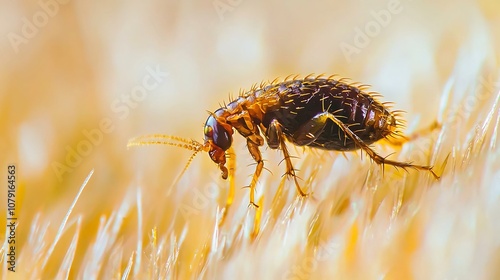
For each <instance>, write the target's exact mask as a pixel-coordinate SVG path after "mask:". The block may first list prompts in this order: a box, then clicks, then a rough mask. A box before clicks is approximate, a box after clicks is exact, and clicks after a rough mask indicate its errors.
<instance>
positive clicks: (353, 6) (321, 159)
mask: <svg viewBox="0 0 500 280" xmlns="http://www.w3.org/2000/svg"><path fill="white" fill-rule="evenodd" d="M0 14H1V15H2V16H1V17H0V21H1V23H2V24H0V26H1V27H0V28H1V29H2V34H3V37H2V39H1V40H0V50H1V55H0V59H1V63H0V65H1V67H0V98H1V102H0V106H1V109H0V112H1V114H2V118H1V119H0V122H1V123H0V126H1V130H2V135H3V136H2V138H1V140H0V150H1V154H2V156H1V157H0V162H1V163H2V164H1V165H0V166H1V168H3V169H4V170H5V171H2V172H3V174H4V177H3V178H5V177H6V175H7V166H8V165H11V164H14V165H15V166H16V168H17V193H16V216H17V218H18V226H17V228H16V250H17V251H16V254H17V255H16V257H17V259H16V260H17V262H16V272H9V271H8V270H7V268H8V263H7V260H8V257H6V255H3V259H2V269H1V273H2V278H3V279H28V278H32V279H53V278H54V277H58V278H61V279H65V278H69V279H90V278H101V279H110V278H113V279H148V278H149V279H153V278H164V277H170V278H180V279H185V278H187V277H190V278H196V277H201V278H206V279H233V278H234V277H236V276H237V277H238V278H240V279H255V278H262V279H277V278H279V277H281V278H284V279H309V278H311V279H319V278H331V277H335V276H336V277H339V278H351V279H352V278H364V279H367V278H387V279H402V278H407V279H411V278H417V279H419V278H420V279H421V278H426V279H427V278H429V277H430V278H431V279H463V278H476V279H481V278H482V279H488V278H489V279H493V278H495V276H496V277H500V270H499V269H498V267H495V266H494V265H493V264H494V263H498V262H499V261H500V254H499V252H500V251H499V249H500V238H499V236H500V228H499V227H498V223H497V222H498V213H500V212H499V211H500V209H499V207H498V206H496V205H500V203H499V202H500V201H499V192H500V191H499V186H498V185H499V183H498V182H499V181H498V179H500V177H499V176H500V173H499V169H500V160H499V157H498V155H499V150H498V140H496V139H497V138H496V137H497V136H496V135H497V131H498V117H499V114H498V107H496V104H497V103H495V102H498V88H499V82H498V81H499V78H498V77H499V76H498V73H499V72H498V70H499V61H498V54H499V51H498V49H499V47H500V28H499V26H500V4H499V3H498V2H497V1H493V0H491V1H486V0H484V1H460V2H459V3H457V2H456V1H439V2H422V1H410V0H400V1H398V0H387V1H382V0H380V1H378V0H377V1H366V0H362V1H351V2H341V1H330V2H328V1H307V2H306V1H266V2H259V3H255V2H254V1H244V0H214V1H146V2H137V1H70V0H65V1H62V0H61V1H57V0H40V1H8V2H6V3H3V8H2V10H1V11H0ZM310 73H316V74H321V73H326V74H327V75H330V74H339V75H340V76H343V77H348V78H351V79H352V80H353V81H359V82H361V83H364V84H370V85H372V88H371V90H374V91H377V92H380V93H381V94H383V95H384V98H383V100H385V101H394V102H395V103H396V105H395V109H401V110H405V111H406V112H407V113H406V118H407V120H408V133H411V132H412V131H416V130H418V129H421V128H424V127H426V126H428V125H429V124H431V123H432V122H433V121H435V120H438V121H440V122H441V123H443V129H442V130H440V131H438V132H436V133H434V134H433V135H432V136H431V137H429V138H428V139H427V140H428V142H425V141H426V139H424V141H423V142H421V144H418V143H417V144H412V143H410V144H408V145H405V146H404V147H403V148H402V149H401V151H400V153H398V154H397V155H395V156H394V157H395V158H397V159H399V160H403V161H414V162H415V163H419V164H435V165H436V168H437V170H438V171H440V172H441V171H442V172H444V173H443V178H442V180H441V181H439V182H434V181H432V179H430V178H428V177H427V174H422V173H420V172H416V171H410V172H409V173H405V172H397V171H395V170H393V168H386V171H385V175H384V176H382V172H381V170H380V168H378V167H377V166H376V165H375V164H373V163H370V161H369V160H367V159H366V155H363V159H361V158H360V156H359V155H360V153H359V152H358V153H354V154H348V155H347V160H346V159H344V158H343V157H342V156H339V155H338V154H336V153H324V152H317V153H315V152H312V151H310V150H306V151H305V152H302V151H301V149H291V151H292V153H293V154H294V155H298V156H299V157H300V159H296V160H295V161H296V162H297V167H298V168H299V169H301V171H300V172H303V173H299V176H301V174H303V176H301V177H302V178H303V179H304V181H303V182H304V184H309V185H310V186H311V188H312V189H313V190H314V195H313V198H311V199H307V200H306V201H299V202H298V201H296V200H295V198H294V196H295V189H294V187H293V184H291V182H287V183H285V185H284V188H285V189H286V193H285V194H284V195H283V200H279V201H274V202H272V199H273V197H274V194H275V193H276V192H277V190H278V186H279V182H280V180H281V176H280V175H281V174H282V172H283V171H284V167H283V166H284V165H279V166H278V163H279V161H280V159H281V154H280V153H279V152H276V151H274V150H270V149H266V148H263V149H262V150H263V154H264V158H265V159H266V160H269V161H268V162H266V167H267V168H269V169H270V171H271V172H272V174H271V173H270V172H265V174H264V175H263V178H262V179H261V181H260V184H259V190H258V191H259V195H262V197H263V200H262V201H261V202H262V203H261V207H260V208H259V211H261V212H259V211H257V210H255V209H253V208H248V207H247V205H248V190H247V189H244V188H241V187H243V186H245V185H246V184H248V181H249V179H250V178H249V176H247V175H248V174H251V173H252V172H253V168H254V167H253V166H248V165H249V164H251V163H252V160H251V157H250V156H249V154H248V152H247V151H246V148H245V145H244V139H243V138H242V137H239V136H236V137H235V147H236V155H237V156H238V165H237V171H236V186H237V188H236V200H235V204H234V206H233V207H232V208H231V210H230V211H231V212H230V213H229V216H228V219H227V221H226V223H225V224H224V225H223V226H222V227H221V228H217V226H216V219H217V217H216V213H217V207H222V206H223V201H224V197H225V195H226V193H225V192H226V189H227V182H226V181H223V180H222V179H221V178H220V174H219V172H218V170H217V168H216V166H215V165H214V164H213V163H212V162H211V160H210V159H209V158H208V157H207V156H206V155H200V156H198V157H196V158H195V159H194V161H193V163H192V165H191V166H190V168H189V169H188V172H187V173H186V175H185V176H183V177H182V178H181V180H180V181H179V183H178V184H177V185H175V186H173V187H171V184H172V182H173V181H174V179H175V177H176V176H177V175H178V174H179V173H180V172H181V171H182V169H183V167H184V165H185V163H186V161H187V160H188V158H189V156H190V152H189V151H185V150H182V149H176V148H172V147H163V146H154V147H140V148H134V149H127V142H128V140H129V139H130V138H132V137H135V136H138V135H142V134H150V133H164V134H172V135H178V136H181V137H186V138H192V139H195V140H199V141H200V140H202V135H203V134H202V132H203V131H202V129H203V124H204V121H205V120H206V117H207V116H208V114H207V110H209V111H214V110H216V109H217V108H219V107H220V106H221V105H220V104H222V103H223V102H227V101H229V95H230V94H232V95H233V96H236V95H237V94H238V93H239V92H240V90H244V89H249V88H250V87H251V86H252V84H254V83H260V82H261V81H263V80H264V81H267V80H273V79H274V78H276V77H281V78H284V77H286V76H288V75H289V74H300V75H302V76H304V75H307V74H310ZM429 141H430V142H429ZM429 143H430V144H429ZM419 145H420V146H419ZM422 146H423V147H424V148H421V147H422ZM375 147H376V149H377V150H378V151H380V152H381V154H383V155H386V154H387V155H388V154H390V153H391V152H392V151H394V149H393V148H390V147H389V148H387V149H386V148H385V147H378V146H375ZM419 147H420V148H419ZM310 154H312V155H310ZM309 155H310V156H309ZM447 157H448V161H447V163H446V165H444V164H443V163H444V162H445V159H446V158H447ZM92 170H93V174H92V176H91V177H90V179H89V181H88V183H87V184H86V185H85V188H84V189H83V190H82V192H81V195H80V196H79V197H78V199H77V200H76V202H75V203H74V206H72V203H73V202H74V200H75V198H76V197H77V194H78V193H79V191H80V190H81V187H82V184H83V183H84V181H85V179H86V178H87V176H88V175H89V174H90V172H91V171H92ZM314 174H316V175H314ZM313 175H314V176H313ZM309 177H312V178H313V180H310V181H308V180H307V179H308V178H309ZM429 185H433V188H431V189H429V188H428V186H429ZM2 186H3V187H2V189H1V192H0V205H1V207H0V209H2V216H1V217H2V222H4V221H7V220H6V218H7V216H6V215H7V214H6V213H7V182H6V179H4V182H2ZM416 186H418V187H416ZM288 190H289V191H288ZM276 199H277V198H276ZM460 209H462V210H463V212H462V211H460ZM465 209H466V210H467V211H465ZM70 210H71V211H70ZM68 211H70V212H71V213H70V214H69V216H67V217H66V215H67V213H69V212H68ZM256 213H257V214H258V213H260V214H262V215H264V216H263V218H262V223H261V224H260V225H258V227H259V230H258V233H257V230H254V229H252V226H253V224H254V223H253V222H254V221H256V220H258V219H257V218H255V217H254V216H253V215H256ZM467 215H469V216H467ZM65 217H66V218H65ZM495 218H496V220H495ZM444 221H447V222H444ZM460 221H463V223H461V222H460ZM493 222H494V223H493ZM8 234H9V233H8V232H7V231H6V232H5V233H3V232H2V233H0V237H2V238H1V239H0V240H6V241H7V237H8ZM255 234H257V235H255ZM324 244H327V245H324ZM328 244H329V245H328ZM331 244H334V245H331ZM460 244H461V245H460ZM325 248H326V249H325ZM7 251H8V246H7V243H4V246H3V247H2V252H3V253H4V254H6V253H7ZM325 251H326V252H327V253H325ZM320 255H321V256H320ZM473 276H477V277H473Z"/></svg>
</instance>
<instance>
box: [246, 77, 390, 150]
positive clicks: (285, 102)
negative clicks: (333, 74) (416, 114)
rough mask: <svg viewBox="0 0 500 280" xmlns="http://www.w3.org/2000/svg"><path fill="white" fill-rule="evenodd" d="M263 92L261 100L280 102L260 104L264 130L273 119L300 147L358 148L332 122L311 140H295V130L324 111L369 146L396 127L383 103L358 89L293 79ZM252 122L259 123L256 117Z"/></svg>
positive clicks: (299, 129) (334, 82)
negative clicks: (262, 112)
mask: <svg viewBox="0 0 500 280" xmlns="http://www.w3.org/2000/svg"><path fill="white" fill-rule="evenodd" d="M264 91H266V93H265V94H264V96H265V97H264V99H268V98H269V97H270V95H276V98H277V99H279V101H278V102H276V103H274V102H273V103H272V105H270V106H269V105H266V102H265V101H262V104H263V105H262V109H263V111H264V112H265V113H264V117H263V119H262V124H263V125H264V127H266V128H267V127H269V125H270V123H271V121H272V120H273V119H276V120H277V121H278V122H279V123H280V124H281V125H282V127H283V133H284V134H285V135H286V136H287V139H288V140H289V141H290V142H292V143H294V144H296V145H299V146H303V145H308V146H311V147H315V148H321V149H327V150H337V151H349V150H354V149H359V146H356V143H355V142H354V141H353V140H352V139H351V138H349V137H348V136H347V135H346V134H345V132H344V131H343V130H342V129H341V128H340V127H339V126H338V125H336V124H335V123H334V122H333V121H328V122H327V123H326V125H325V127H324V128H323V131H322V132H321V133H320V134H319V135H318V136H317V137H316V138H315V139H314V141H304V140H302V139H300V138H298V137H297V136H298V135H297V131H301V128H304V126H307V125H308V123H310V121H311V119H313V118H314V117H315V116H316V115H318V114H321V113H324V112H329V113H331V114H332V115H334V116H335V117H337V118H338V119H339V120H340V121H342V122H343V123H344V124H346V125H347V126H348V127H349V128H350V129H351V130H352V131H353V132H354V133H356V135H357V136H358V137H359V138H361V139H362V140H363V142H365V144H368V145H369V144H371V143H373V142H376V141H377V140H380V139H381V138H383V137H385V136H387V135H389V134H390V133H391V132H393V131H394V129H395V128H396V125H397V124H396V119H395V118H394V116H393V115H392V114H391V113H390V112H389V111H388V110H387V109H385V108H384V105H383V104H381V103H380V102H378V101H376V100H375V99H374V98H373V97H372V96H370V95H369V94H367V93H363V92H362V91H360V90H359V89H358V88H357V87H355V86H350V85H348V84H346V83H342V82H339V81H337V80H332V79H306V80H294V81H288V82H283V83H281V84H279V85H278V86H267V87H266V89H265V90H264ZM250 94H251V93H250ZM257 99H263V98H259V97H258V98H257ZM254 121H255V122H258V121H259V119H258V117H257V118H254ZM304 129H307V128H304ZM311 140H312V139H311Z"/></svg>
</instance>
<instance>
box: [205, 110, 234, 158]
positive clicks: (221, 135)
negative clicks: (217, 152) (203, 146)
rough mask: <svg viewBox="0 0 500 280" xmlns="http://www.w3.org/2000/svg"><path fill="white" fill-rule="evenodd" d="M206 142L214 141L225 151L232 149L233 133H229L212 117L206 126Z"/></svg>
mask: <svg viewBox="0 0 500 280" xmlns="http://www.w3.org/2000/svg"><path fill="white" fill-rule="evenodd" d="M204 133H205V140H212V141H213V143H214V144H215V145H216V146H218V147H219V148H221V149H223V150H224V151H225V150H227V149H229V147H231V143H232V140H233V139H232V137H231V133H230V132H229V131H227V130H226V129H225V128H224V127H223V126H222V125H220V124H219V122H217V120H216V119H215V118H214V117H212V116H210V117H209V118H208V120H207V123H206V124H205V129H204Z"/></svg>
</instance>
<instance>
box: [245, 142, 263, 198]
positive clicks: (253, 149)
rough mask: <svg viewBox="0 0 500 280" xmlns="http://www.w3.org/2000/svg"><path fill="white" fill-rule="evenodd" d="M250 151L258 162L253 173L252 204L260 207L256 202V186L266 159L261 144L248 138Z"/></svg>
mask: <svg viewBox="0 0 500 280" xmlns="http://www.w3.org/2000/svg"><path fill="white" fill-rule="evenodd" d="M247 147H248V151H249V152H250V154H251V155H252V157H253V159H254V160H255V162H256V163H257V167H256V168H255V173H254V174H253V177H252V181H251V182H250V186H249V188H250V205H253V206H255V207H259V206H258V205H257V204H255V186H256V185H257V180H259V177H260V174H261V173H262V169H263V168H264V161H263V160H262V155H261V154H260V150H259V146H258V145H257V144H255V143H254V142H253V141H252V140H250V138H247Z"/></svg>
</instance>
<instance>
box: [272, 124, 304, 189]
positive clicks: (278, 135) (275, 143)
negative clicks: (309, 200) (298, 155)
mask: <svg viewBox="0 0 500 280" xmlns="http://www.w3.org/2000/svg"><path fill="white" fill-rule="evenodd" d="M267 142H268V145H269V147H270V148H272V149H277V148H279V147H281V150H282V151H283V156H284V157H285V163H286V172H285V175H287V176H290V177H292V178H293V180H294V182H295V187H296V188H297V192H298V193H299V194H300V195H301V196H307V193H305V192H304V191H303V190H302V188H301V187H300V185H299V182H298V181H297V175H296V174H295V168H293V165H292V160H291V159H290V153H289V152H288V149H287V147H286V144H285V137H283V131H282V129H281V124H280V123H279V122H278V121H277V120H273V121H272V122H271V124H270V125H269V128H268V130H267Z"/></svg>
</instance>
